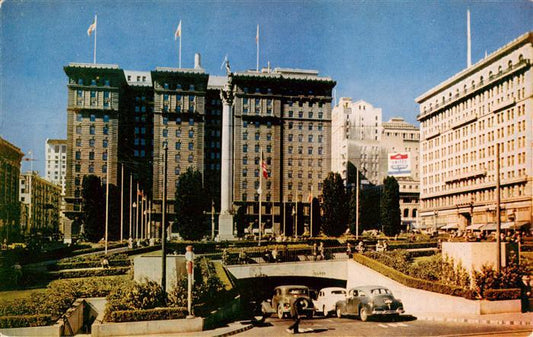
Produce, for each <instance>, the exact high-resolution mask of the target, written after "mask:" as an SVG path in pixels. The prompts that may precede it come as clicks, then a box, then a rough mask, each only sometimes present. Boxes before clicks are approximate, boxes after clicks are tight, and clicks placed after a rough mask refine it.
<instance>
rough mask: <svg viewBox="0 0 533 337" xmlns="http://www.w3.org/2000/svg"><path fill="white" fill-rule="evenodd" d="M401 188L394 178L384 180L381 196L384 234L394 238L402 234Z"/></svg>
mask: <svg viewBox="0 0 533 337" xmlns="http://www.w3.org/2000/svg"><path fill="white" fill-rule="evenodd" d="M400 224H401V217H400V186H399V185H398V181H396V178H394V177H387V178H385V179H384V180H383V193H382V194H381V225H382V227H383V232H384V233H385V234H386V235H388V236H392V235H395V234H398V233H399V232H400V229H401V227H400Z"/></svg>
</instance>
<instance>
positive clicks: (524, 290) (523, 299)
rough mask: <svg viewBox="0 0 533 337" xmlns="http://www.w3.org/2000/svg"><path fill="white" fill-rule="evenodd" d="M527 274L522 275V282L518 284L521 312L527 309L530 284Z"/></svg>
mask: <svg viewBox="0 0 533 337" xmlns="http://www.w3.org/2000/svg"><path fill="white" fill-rule="evenodd" d="M529 281H530V280H529V276H528V275H524V276H522V283H521V284H520V304H521V306H522V312H528V311H529V297H530V296H531V284H530V282H529Z"/></svg>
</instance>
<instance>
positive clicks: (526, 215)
mask: <svg viewBox="0 0 533 337" xmlns="http://www.w3.org/2000/svg"><path fill="white" fill-rule="evenodd" d="M532 43H533V33H531V32H529V33H526V34H524V35H522V36H520V37H519V38H517V39H515V40H513V41H512V42H510V43H509V44H507V45H505V46H503V47H502V48H500V49H499V50H497V51H495V52H494V53H492V54H490V55H488V56H487V57H485V58H484V59H482V60H481V61H479V62H477V63H476V64H474V65H472V66H470V67H468V68H467V69H465V70H463V71H461V72H459V73H458V74H456V75H454V76H452V77H451V78H449V79H448V80H446V81H444V82H442V83H441V84H439V85H437V86H436V87H434V88H432V89H430V90H428V91H427V92H426V93H424V94H422V95H421V96H419V97H418V98H417V99H416V102H417V103H418V104H420V114H419V115H418V120H419V121H420V124H421V130H420V132H421V144H420V146H421V151H420V156H421V157H420V166H421V167H420V168H421V171H420V178H421V190H420V201H421V204H420V208H421V209H420V217H421V221H422V222H423V223H424V224H425V225H426V226H427V227H431V226H434V227H441V226H448V228H453V227H457V228H458V229H461V230H464V229H465V228H469V229H476V228H485V229H491V228H492V229H494V228H495V227H496V222H497V219H496V214H497V212H496V205H497V190H496V186H497V184H498V181H497V172H498V167H497V165H498V163H499V172H500V177H499V178H500V179H499V180H500V191H499V193H500V200H501V203H500V210H501V217H500V221H501V224H502V229H506V228H517V227H525V228H527V227H528V226H530V225H531V222H532V217H533V205H532V203H533V124H532V123H533V72H532V70H531V60H532V58H533V46H532ZM498 146H499V151H498ZM498 153H499V156H498Z"/></svg>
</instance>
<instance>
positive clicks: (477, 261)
mask: <svg viewBox="0 0 533 337" xmlns="http://www.w3.org/2000/svg"><path fill="white" fill-rule="evenodd" d="M497 248H498V244H497V243H496V242H443V243H442V256H448V257H450V258H453V259H454V262H455V263H457V262H458V261H461V265H462V266H463V267H464V268H465V269H466V270H467V271H468V272H469V273H472V271H473V270H480V269H481V266H483V265H484V264H488V265H492V267H493V268H496V267H495V266H496V263H497V262H498V251H497ZM508 250H509V245H508V244H507V243H505V242H503V243H501V252H502V255H501V265H502V266H505V265H506V261H507V256H508V254H509V253H508Z"/></svg>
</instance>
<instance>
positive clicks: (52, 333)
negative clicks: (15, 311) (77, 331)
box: [0, 323, 63, 337]
mask: <svg viewBox="0 0 533 337" xmlns="http://www.w3.org/2000/svg"><path fill="white" fill-rule="evenodd" d="M62 331H63V324H62V323H57V324H54V325H49V326H37V327H31V328H12V329H0V336H2V335H4V336H10V337H11V336H35V337H43V336H47V337H61V336H62Z"/></svg>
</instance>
